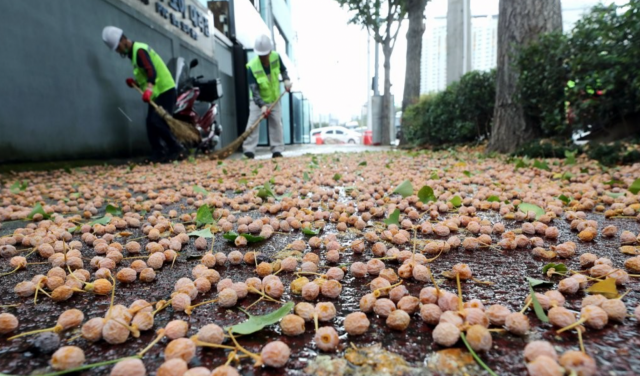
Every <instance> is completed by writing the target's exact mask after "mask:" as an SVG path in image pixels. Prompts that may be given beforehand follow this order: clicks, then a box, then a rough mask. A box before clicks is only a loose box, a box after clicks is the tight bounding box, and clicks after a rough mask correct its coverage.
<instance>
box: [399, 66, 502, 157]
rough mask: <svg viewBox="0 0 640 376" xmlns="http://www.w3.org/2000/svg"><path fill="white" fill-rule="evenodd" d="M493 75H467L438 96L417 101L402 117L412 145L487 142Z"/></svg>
mask: <svg viewBox="0 0 640 376" xmlns="http://www.w3.org/2000/svg"><path fill="white" fill-rule="evenodd" d="M495 89H496V72H495V70H492V71H490V72H478V71H474V72H469V73H467V74H465V75H464V76H462V78H461V79H460V81H459V82H454V83H452V84H451V85H449V86H448V87H447V89H446V90H444V91H443V92H440V93H438V94H433V95H427V96H423V97H421V98H420V101H419V102H418V103H416V104H414V105H411V106H408V107H407V109H406V111H405V112H404V114H403V119H402V121H403V129H404V130H405V132H406V135H407V140H413V143H414V144H429V145H443V144H460V143H467V142H473V141H477V140H482V139H487V138H488V137H489V132H490V130H491V119H492V117H493V108H494V102H495V96H496V94H495Z"/></svg>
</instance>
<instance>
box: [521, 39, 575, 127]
mask: <svg viewBox="0 0 640 376" xmlns="http://www.w3.org/2000/svg"><path fill="white" fill-rule="evenodd" d="M567 56H568V40H567V37H566V36H565V35H563V34H561V33H551V34H545V35H543V36H541V37H540V39H539V40H538V41H537V42H535V43H531V44H529V45H528V46H527V47H525V48H522V49H520V50H519V51H518V55H517V56H516V62H515V65H516V67H517V68H518V70H519V72H520V77H519V80H518V86H519V87H518V92H519V98H518V99H519V101H520V103H521V104H522V107H523V109H524V112H525V115H526V116H527V117H528V118H529V120H530V121H531V123H532V124H534V126H535V127H536V128H537V131H536V133H537V134H540V135H542V136H543V137H553V136H570V135H571V128H570V127H569V126H568V124H567V120H566V116H565V113H566V110H565V104H564V102H565V92H564V88H565V86H566V83H567V81H568V72H567V70H568V67H567V66H566V64H565V61H566V58H567Z"/></svg>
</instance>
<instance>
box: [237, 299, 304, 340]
mask: <svg viewBox="0 0 640 376" xmlns="http://www.w3.org/2000/svg"><path fill="white" fill-rule="evenodd" d="M293 306H294V303H293V302H288V303H286V304H285V305H283V306H282V307H280V308H279V309H277V310H275V311H273V312H270V313H267V314H266V315H262V316H253V315H252V314H250V313H249V312H246V311H243V312H244V313H245V314H246V315H247V316H249V319H248V320H247V321H245V322H243V323H240V324H238V325H233V326H230V327H226V328H224V330H229V329H231V331H232V332H234V333H235V334H253V333H255V332H258V331H260V330H262V329H263V328H264V327H265V326H269V325H272V324H275V323H277V322H278V321H280V320H281V319H282V318H283V317H285V316H286V315H287V314H289V312H290V311H291V310H292V309H293Z"/></svg>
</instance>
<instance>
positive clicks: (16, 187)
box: [9, 180, 29, 194]
mask: <svg viewBox="0 0 640 376" xmlns="http://www.w3.org/2000/svg"><path fill="white" fill-rule="evenodd" d="M28 185H29V182H28V181H27V180H23V181H22V183H20V182H19V181H17V182H15V183H13V185H11V187H9V190H10V191H11V193H14V194H15V193H18V192H22V191H24V190H25V189H27V186H28Z"/></svg>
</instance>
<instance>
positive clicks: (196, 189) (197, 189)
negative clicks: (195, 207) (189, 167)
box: [193, 185, 209, 196]
mask: <svg viewBox="0 0 640 376" xmlns="http://www.w3.org/2000/svg"><path fill="white" fill-rule="evenodd" d="M193 191H194V192H195V193H200V194H201V195H204V196H206V195H208V194H209V192H207V190H206V189H204V188H202V187H201V186H199V185H194V186H193Z"/></svg>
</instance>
